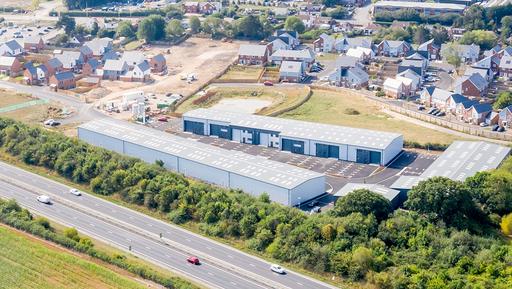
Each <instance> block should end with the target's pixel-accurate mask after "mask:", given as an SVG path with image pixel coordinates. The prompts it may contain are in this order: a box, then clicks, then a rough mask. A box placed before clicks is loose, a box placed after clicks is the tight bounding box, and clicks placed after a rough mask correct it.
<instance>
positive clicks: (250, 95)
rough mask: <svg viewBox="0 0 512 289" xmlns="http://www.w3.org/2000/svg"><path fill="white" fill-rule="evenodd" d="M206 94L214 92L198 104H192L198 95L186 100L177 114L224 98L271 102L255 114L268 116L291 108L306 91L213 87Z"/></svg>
mask: <svg viewBox="0 0 512 289" xmlns="http://www.w3.org/2000/svg"><path fill="white" fill-rule="evenodd" d="M208 92H215V94H214V95H213V96H212V97H210V98H209V99H208V100H206V101H203V102H201V103H199V104H194V101H195V100H196V99H198V98H200V96H199V95H194V96H192V97H191V98H189V99H187V100H186V101H185V102H183V103H182V104H181V105H180V106H178V107H177V109H176V112H177V113H184V112H187V111H189V110H193V109H197V108H207V107H212V106H214V105H215V104H217V103H218V102H219V101H220V100H222V99H226V98H236V99H255V98H257V99H261V100H269V101H271V102H272V104H271V105H269V106H268V107H264V108H262V109H261V110H259V111H258V112H257V114H261V115H268V114H271V113H273V112H275V111H279V110H281V109H283V108H286V107H290V106H293V105H295V104H297V103H300V102H301V101H302V100H303V99H304V97H306V96H307V94H308V89H307V88H305V87H279V88H278V87H272V86H270V87H266V86H254V87H215V86H212V87H210V88H209V89H208Z"/></svg>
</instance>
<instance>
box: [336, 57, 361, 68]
mask: <svg viewBox="0 0 512 289" xmlns="http://www.w3.org/2000/svg"><path fill="white" fill-rule="evenodd" d="M358 62H359V58H357V57H354V56H347V55H340V56H338V58H336V67H356V65H357V63H358Z"/></svg>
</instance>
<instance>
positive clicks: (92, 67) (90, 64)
mask: <svg viewBox="0 0 512 289" xmlns="http://www.w3.org/2000/svg"><path fill="white" fill-rule="evenodd" d="M100 67H101V62H100V61H99V60H97V59H96V58H91V59H89V60H88V61H87V62H86V63H85V64H84V65H83V67H82V74H83V75H87V76H91V75H97V70H98V69H99V68H100Z"/></svg>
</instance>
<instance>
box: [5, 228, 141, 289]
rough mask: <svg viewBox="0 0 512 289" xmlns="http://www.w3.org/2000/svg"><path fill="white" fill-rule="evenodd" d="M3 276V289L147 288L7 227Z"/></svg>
mask: <svg viewBox="0 0 512 289" xmlns="http://www.w3.org/2000/svg"><path fill="white" fill-rule="evenodd" d="M125 274H127V273H125ZM0 276H1V281H0V288H2V289H7V288H9V289H10V288H12V289H18V288H84V289H89V288H128V289H130V288H146V287H145V286H143V285H142V284H141V283H137V282H136V281H134V280H131V279H130V277H128V276H122V275H120V274H119V273H116V272H114V271H112V270H111V269H109V268H107V267H104V266H101V265H98V264H96V263H93V262H90V261H87V260H84V259H81V258H80V257H78V256H77V255H74V254H71V253H69V252H68V251H65V250H63V249H61V248H59V247H54V246H52V245H49V244H47V243H44V242H42V241H40V240H37V239H34V238H32V237H29V236H27V235H25V234H23V233H19V232H16V231H14V230H12V229H9V228H7V227H4V226H0Z"/></svg>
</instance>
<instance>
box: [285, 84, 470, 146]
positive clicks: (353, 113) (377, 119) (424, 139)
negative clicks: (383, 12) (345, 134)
mask: <svg viewBox="0 0 512 289" xmlns="http://www.w3.org/2000/svg"><path fill="white" fill-rule="evenodd" d="M280 117H285V118H293V119H300V120H307V121H314V122H322V123H330V124H337V125H345V126H351V127H359V128H367V129H374V130H382V131H390V132H397V133H401V134H403V135H404V139H405V140H408V141H416V142H419V143H439V144H449V143H451V142H452V141H453V140H455V139H460V138H458V137H456V136H454V135H450V134H447V133H442V132H438V131H436V130H433V129H429V128H425V127H422V126H419V125H415V124H412V123H409V122H405V121H402V120H399V119H396V118H393V117H392V116H390V115H388V114H386V113H384V112H382V111H381V110H380V107H378V106H377V105H375V104H373V103H371V102H369V101H368V100H367V99H366V98H365V97H364V96H361V95H359V94H358V93H357V92H351V91H347V92H343V93H342V92H332V91H324V90H315V91H314V92H313V95H312V96H311V99H310V100H309V101H308V102H306V103H305V104H303V105H302V106H300V107H299V108H297V109H295V110H292V111H290V112H288V113H285V114H283V115H280Z"/></svg>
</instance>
